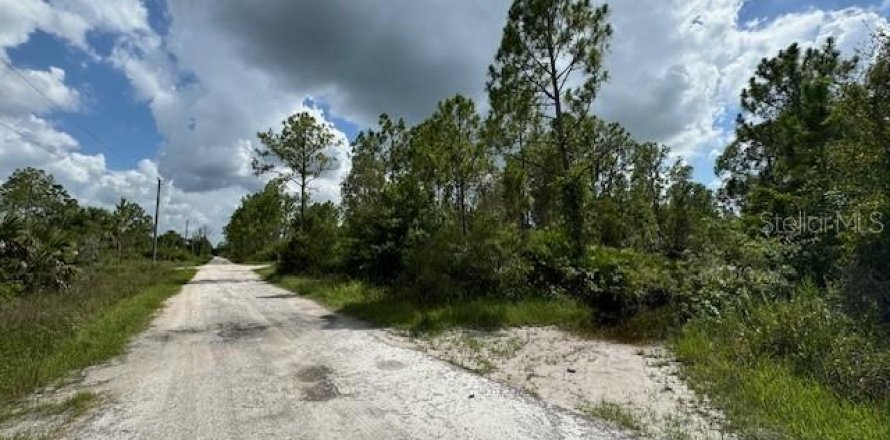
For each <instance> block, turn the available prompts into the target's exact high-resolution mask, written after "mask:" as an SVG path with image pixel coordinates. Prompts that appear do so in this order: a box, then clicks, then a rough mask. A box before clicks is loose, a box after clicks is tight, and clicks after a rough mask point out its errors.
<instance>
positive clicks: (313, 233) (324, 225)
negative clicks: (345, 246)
mask: <svg viewBox="0 0 890 440" xmlns="http://www.w3.org/2000/svg"><path fill="white" fill-rule="evenodd" d="M304 221H305V224H303V225H300V227H299V228H298V230H297V232H295V233H294V235H293V236H292V237H291V238H290V239H289V240H288V241H287V242H286V243H285V244H284V246H283V247H282V249H281V250H280V255H281V260H280V261H279V263H278V264H279V266H278V267H279V270H281V271H282V272H284V273H311V274H324V273H330V272H336V271H338V270H340V262H341V249H342V246H341V243H340V228H339V225H338V221H339V220H338V214H337V207H336V206H334V204H333V203H330V202H327V203H320V204H314V205H311V206H309V207H308V208H307V210H306V218H305V220H304Z"/></svg>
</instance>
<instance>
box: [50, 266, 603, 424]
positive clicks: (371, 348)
mask: <svg viewBox="0 0 890 440" xmlns="http://www.w3.org/2000/svg"><path fill="white" fill-rule="evenodd" d="M380 332H381V330H373V329H368V328H364V327H363V326H362V325H361V324H360V323H358V322H356V321H354V320H351V319H349V318H344V317H342V316H339V315H332V314H331V313H330V312H328V311H327V310H325V309H323V308H321V307H320V306H318V305H316V304H315V303H313V302H311V301H308V300H305V299H302V298H298V297H294V296H293V295H292V294H290V293H289V292H287V291H285V290H282V289H279V288H277V287H275V286H272V285H269V284H267V283H265V282H262V281H260V280H259V279H258V277H257V275H256V274H254V273H253V272H252V271H251V270H250V268H249V267H247V266H239V265H234V264H230V263H227V262H225V261H224V260H215V261H214V262H213V263H211V264H208V265H206V266H204V267H202V268H201V269H200V271H199V272H198V274H197V275H196V277H195V279H194V280H192V282H191V283H190V284H188V285H186V286H185V287H184V289H183V291H182V292H181V293H180V294H179V295H177V296H175V297H173V298H171V299H170V301H169V302H168V303H167V306H166V308H165V309H164V310H163V311H162V312H161V314H160V315H159V317H158V318H157V319H156V320H155V321H154V323H153V325H152V328H151V329H150V330H149V331H147V332H146V333H145V334H143V335H141V336H140V337H139V338H138V339H137V340H136V341H135V342H134V343H133V345H132V347H131V349H130V351H129V353H128V354H127V355H126V356H124V357H122V358H120V359H119V360H117V361H115V362H112V363H110V364H108V365H103V366H100V367H96V368H93V369H91V370H90V371H89V372H88V374H87V376H86V379H85V381H84V384H83V385H84V386H86V387H87V388H91V389H94V390H96V391H99V392H102V393H104V394H105V395H106V396H108V397H109V398H108V400H107V401H106V403H104V404H103V405H102V407H100V408H99V409H97V410H95V411H94V412H93V414H92V415H91V416H90V417H89V418H87V419H86V420H84V421H82V422H79V423H77V424H76V425H75V426H73V427H72V428H71V430H70V431H69V433H68V434H67V436H68V437H71V438H89V439H121V438H142V439H163V440H172V439H277V438H295V439H303V438H305V439H315V438H324V439H327V438H330V439H338V440H347V439H398V438H405V439H407V438H411V439H415V438H416V439H439V438H478V439H521V438H531V439H551V438H554V439H555V438H585V439H587V438H591V439H600V438H603V439H613V438H620V436H619V435H617V434H616V433H614V432H611V431H610V430H609V429H608V428H604V427H603V426H600V425H598V424H596V423H594V422H591V421H589V420H586V419H583V418H581V417H579V416H577V415H575V414H573V413H570V412H567V411H565V410H562V409H559V408H558V407H555V406H553V405H549V404H546V403H544V402H541V401H539V400H537V399H534V398H531V397H529V396H528V395H526V394H523V393H520V392H518V391H516V390H514V389H512V388H509V387H507V386H505V385H501V384H498V383H496V382H493V381H491V380H489V379H486V378H483V377H480V376H477V375H475V374H472V373H470V372H467V371H465V370H462V369H460V368H457V367H454V366H452V365H451V364H448V363H445V362H442V361H439V360H436V359H434V358H432V357H429V356H427V355H425V354H422V353H420V352H417V351H414V350H410V349H407V348H403V347H397V346H394V345H391V344H389V343H387V342H385V339H386V338H383V337H381V334H380ZM471 395H472V396H473V397H472V398H471V397H470V396H471Z"/></svg>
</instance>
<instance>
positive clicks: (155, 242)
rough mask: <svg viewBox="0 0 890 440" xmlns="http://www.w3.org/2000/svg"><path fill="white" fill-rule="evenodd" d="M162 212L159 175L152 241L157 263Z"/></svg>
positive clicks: (152, 253)
mask: <svg viewBox="0 0 890 440" xmlns="http://www.w3.org/2000/svg"><path fill="white" fill-rule="evenodd" d="M160 212H161V178H160V177H158V192H157V196H156V198H155V228H154V238H152V243H151V261H152V263H155V262H157V261H158V215H159V214H160Z"/></svg>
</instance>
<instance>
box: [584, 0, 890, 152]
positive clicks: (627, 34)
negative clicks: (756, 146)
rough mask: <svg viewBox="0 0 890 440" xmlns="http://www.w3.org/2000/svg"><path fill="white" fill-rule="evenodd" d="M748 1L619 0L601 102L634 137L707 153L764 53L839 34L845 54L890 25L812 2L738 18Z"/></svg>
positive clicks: (866, 12)
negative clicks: (764, 16)
mask: <svg viewBox="0 0 890 440" xmlns="http://www.w3.org/2000/svg"><path fill="white" fill-rule="evenodd" d="M742 3H743V2H742V0H696V1H680V0H673V1H671V2H664V1H661V0H645V1H634V2H613V5H614V7H613V14H612V17H611V22H612V24H613V26H614V28H615V35H614V39H613V43H612V50H611V52H610V54H609V56H608V57H607V66H608V68H609V70H610V71H611V75H612V79H611V81H610V82H609V83H608V84H607V85H606V86H605V87H604V88H603V91H602V95H601V100H600V101H599V103H598V104H597V108H598V110H599V111H600V112H601V113H602V114H603V115H604V116H605V117H607V118H609V119H613V120H617V121H620V122H622V123H623V124H625V125H626V126H628V128H629V129H630V130H631V132H633V133H634V134H635V135H637V136H639V137H642V138H644V139H647V140H656V141H661V142H665V143H666V144H668V145H669V146H671V147H672V148H673V149H674V152H675V154H678V155H683V156H687V157H699V156H705V155H707V153H708V152H709V151H710V150H712V149H714V148H715V147H719V148H721V149H722V147H723V146H724V145H725V144H726V142H727V140H728V139H729V138H730V136H731V133H727V132H725V131H724V128H723V127H721V126H720V124H719V121H720V120H721V118H722V117H724V116H729V117H730V119H731V118H732V117H733V116H734V115H733V114H732V113H734V112H735V111H736V109H737V103H738V96H739V92H740V91H741V89H742V87H743V86H744V83H745V82H746V81H747V79H748V78H749V77H750V76H751V74H752V72H753V71H754V68H755V67H756V65H757V63H758V62H759V61H760V59H761V58H763V57H768V56H772V55H774V54H775V53H776V52H778V50H780V49H782V48H785V47H787V46H788V45H789V44H791V43H793V42H800V43H801V44H802V45H804V46H811V45H815V44H822V43H823V42H824V41H825V39H826V38H828V37H829V36H833V37H835V38H836V39H837V41H838V45H839V47H840V48H841V49H842V50H844V51H845V52H846V53H848V54H851V53H852V51H853V50H854V49H855V48H856V47H857V46H858V45H859V44H861V43H862V42H863V41H865V40H866V39H867V38H868V36H869V34H870V32H871V30H873V29H874V28H876V27H879V26H882V25H884V26H885V25H886V23H887V21H886V19H885V18H884V17H882V16H880V15H879V14H877V13H875V12H874V11H872V10H870V9H867V8H847V9H843V10H839V11H822V10H818V9H809V10H806V11H802V12H795V13H789V14H785V15H782V16H779V17H777V18H775V19H773V20H771V21H760V22H758V23H752V24H745V23H740V22H739V18H738V14H739V10H740V9H741V6H742Z"/></svg>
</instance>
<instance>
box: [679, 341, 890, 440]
mask: <svg viewBox="0 0 890 440" xmlns="http://www.w3.org/2000/svg"><path fill="white" fill-rule="evenodd" d="M713 325H716V324H713V323H692V324H690V325H688V326H687V327H686V329H685V330H684V331H683V332H682V334H680V335H679V336H678V337H677V338H676V339H675V340H674V342H673V345H674V349H675V351H676V354H677V356H678V357H679V358H680V360H681V361H683V363H684V365H685V367H684V372H685V374H686V375H687V376H688V377H689V379H691V381H690V382H691V384H692V385H693V386H694V387H695V388H697V389H698V390H699V391H703V392H705V393H707V394H708V395H709V396H710V397H711V398H712V400H714V402H715V403H716V404H717V406H718V407H720V408H721V409H722V410H723V411H724V413H725V414H726V415H727V416H728V418H729V421H730V426H731V428H733V430H735V431H736V432H738V433H739V434H740V436H741V437H742V438H751V439H776V438H778V439H786V438H789V439H807V440H808V439H813V440H816V439H839V440H841V439H850V440H853V439H856V440H869V439H874V440H878V439H888V438H890V408H888V407H887V405H885V404H880V403H868V402H853V401H850V400H847V399H844V398H842V397H839V396H838V395H836V394H835V393H833V392H832V391H831V390H829V389H828V388H827V387H825V386H823V385H821V384H819V383H817V382H815V381H813V380H809V379H807V378H803V377H800V376H796V375H795V374H793V372H792V371H791V369H790V368H788V367H787V366H785V365H783V364H782V363H780V362H778V361H775V360H771V359H759V360H757V361H756V362H753V363H748V364H746V363H740V362H738V361H736V360H734V358H733V356H732V352H733V348H734V347H733V346H732V345H731V344H730V343H727V342H725V341H724V340H723V339H721V338H719V337H714V333H716V331H715V330H714V329H713V328H711V327H709V326H713Z"/></svg>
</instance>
